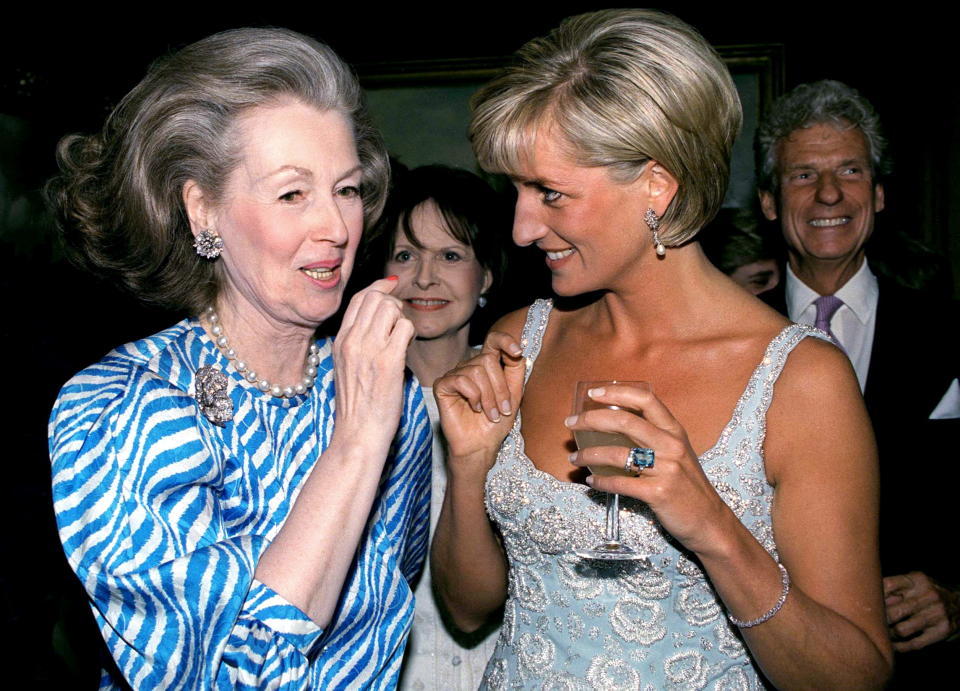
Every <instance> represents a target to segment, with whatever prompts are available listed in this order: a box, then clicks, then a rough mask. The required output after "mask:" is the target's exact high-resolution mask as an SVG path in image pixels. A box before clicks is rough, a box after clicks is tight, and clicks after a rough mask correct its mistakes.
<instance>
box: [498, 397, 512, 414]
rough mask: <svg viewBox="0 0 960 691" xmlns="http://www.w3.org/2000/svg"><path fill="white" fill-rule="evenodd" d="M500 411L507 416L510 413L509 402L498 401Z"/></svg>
mask: <svg viewBox="0 0 960 691" xmlns="http://www.w3.org/2000/svg"><path fill="white" fill-rule="evenodd" d="M500 410H502V411H503V414H504V415H509V414H510V412H511V411H510V401H506V400H504V401H500Z"/></svg>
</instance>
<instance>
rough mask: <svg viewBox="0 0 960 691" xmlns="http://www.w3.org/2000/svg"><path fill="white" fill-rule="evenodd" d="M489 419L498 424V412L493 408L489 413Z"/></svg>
mask: <svg viewBox="0 0 960 691" xmlns="http://www.w3.org/2000/svg"><path fill="white" fill-rule="evenodd" d="M490 419H491V420H493V421H494V422H500V411H499V410H497V409H496V408H494V409H493V410H491V411H490Z"/></svg>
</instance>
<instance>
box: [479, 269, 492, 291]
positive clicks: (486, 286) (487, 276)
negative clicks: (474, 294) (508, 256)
mask: <svg viewBox="0 0 960 691" xmlns="http://www.w3.org/2000/svg"><path fill="white" fill-rule="evenodd" d="M492 285H493V272H492V271H491V270H490V269H484V270H483V285H482V286H480V294H481V295H483V294H485V293H486V292H487V291H489V290H490V287H491V286H492Z"/></svg>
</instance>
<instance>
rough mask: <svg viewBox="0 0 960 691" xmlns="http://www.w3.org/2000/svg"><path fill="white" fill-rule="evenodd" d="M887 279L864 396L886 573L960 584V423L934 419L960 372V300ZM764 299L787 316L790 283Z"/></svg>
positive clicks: (882, 288) (880, 279) (881, 280)
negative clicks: (876, 464)
mask: <svg viewBox="0 0 960 691" xmlns="http://www.w3.org/2000/svg"><path fill="white" fill-rule="evenodd" d="M877 281H878V284H879V288H880V295H879V297H878V299H877V324H876V329H875V331H874V336H873V348H872V350H871V354H870V367H869V369H868V371H867V386H866V390H865V391H864V401H865V402H866V405H867V412H868V413H869V414H870V419H871V421H872V423H873V428H874V433H875V434H876V437H877V449H878V452H879V456H880V480H881V485H882V486H881V507H880V514H881V515H880V554H881V559H882V562H883V572H884V575H893V574H898V573H906V572H907V571H917V570H919V571H925V572H927V573H929V574H930V575H932V576H936V577H938V578H941V579H943V580H945V581H947V582H957V583H960V573H958V572H957V570H956V568H955V566H954V562H955V561H956V558H957V553H958V551H960V547H956V546H955V545H957V541H956V540H955V539H954V538H953V537H952V535H953V531H952V527H953V526H952V525H951V523H953V522H955V520H956V509H955V507H953V506H951V504H950V501H951V499H950V498H951V497H954V499H953V501H955V500H956V499H955V498H960V484H957V483H958V481H960V472H958V470H957V468H956V466H957V465H960V463H958V461H960V452H958V448H957V445H958V444H960V420H930V419H929V417H930V413H931V412H933V409H934V408H935V407H936V405H937V403H939V402H940V399H941V398H943V395H944V394H945V393H946V392H947V388H948V387H949V386H950V382H951V381H953V379H954V378H955V377H957V376H958V374H960V355H958V353H960V342H958V340H957V333H958V325H957V320H958V310H957V306H956V305H955V304H953V303H951V302H949V301H946V300H942V299H935V298H930V297H928V296H926V295H924V294H923V293H920V292H918V291H913V290H908V289H906V288H902V287H900V286H899V285H897V284H896V283H894V282H893V281H890V280H889V279H885V278H883V277H879V276H878V277H877ZM783 283H785V281H784V282H783ZM761 297H763V298H764V299H765V300H766V301H767V304H769V305H770V306H771V307H773V308H774V309H776V310H778V311H779V312H781V313H782V314H784V315H786V314H787V308H786V297H785V291H784V289H783V287H782V284H781V286H778V288H777V290H774V291H769V292H767V293H764V294H763V295H762V296H761ZM921 526H923V527H922V528H921ZM948 532H949V535H950V537H949V538H948V537H947V536H948Z"/></svg>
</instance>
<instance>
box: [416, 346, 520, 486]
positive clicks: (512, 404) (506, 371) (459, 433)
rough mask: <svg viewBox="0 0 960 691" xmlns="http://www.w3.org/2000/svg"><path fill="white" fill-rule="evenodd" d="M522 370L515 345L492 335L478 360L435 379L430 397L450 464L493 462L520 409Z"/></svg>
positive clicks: (518, 349)
mask: <svg viewBox="0 0 960 691" xmlns="http://www.w3.org/2000/svg"><path fill="white" fill-rule="evenodd" d="M524 365H525V363H524V358H523V357H522V351H521V349H520V346H519V345H518V344H517V343H516V340H515V339H514V338H513V337H512V336H511V335H509V334H506V333H503V332H499V331H491V332H490V333H489V334H488V335H487V338H486V341H485V342H484V344H483V349H482V350H481V351H480V353H479V354H478V355H477V356H476V357H473V358H471V359H470V360H467V361H466V362H463V363H461V364H460V365H458V366H457V367H456V368H454V369H453V370H451V371H450V372H448V373H447V374H445V375H444V376H443V377H441V378H440V379H439V380H437V382H436V383H435V384H434V387H433V393H434V395H435V396H436V398H437V407H438V408H439V409H440V424H441V425H442V427H443V435H444V437H445V438H446V440H447V448H448V452H449V460H451V462H455V459H457V458H467V457H476V456H482V457H484V458H488V457H489V462H490V464H492V463H493V459H494V457H495V456H496V451H497V449H498V448H499V446H500V442H502V441H503V438H504V437H505V436H507V433H508V432H509V431H510V426H511V425H512V424H513V420H514V418H515V417H516V414H517V410H518V409H519V408H520V399H521V398H522V396H523V377H524V369H525V366H524ZM487 469H489V466H488V468H487Z"/></svg>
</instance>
